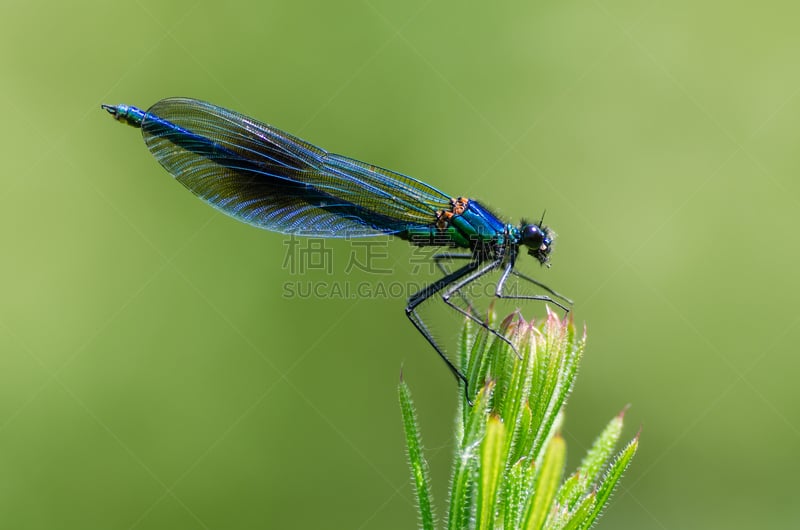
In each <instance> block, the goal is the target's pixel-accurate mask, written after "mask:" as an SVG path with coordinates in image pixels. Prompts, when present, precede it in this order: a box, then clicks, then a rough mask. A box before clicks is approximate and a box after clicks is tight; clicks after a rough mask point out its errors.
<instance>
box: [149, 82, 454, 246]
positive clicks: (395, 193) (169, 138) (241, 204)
mask: <svg viewBox="0 0 800 530" xmlns="http://www.w3.org/2000/svg"><path fill="white" fill-rule="evenodd" d="M142 134H143V136H144V140H145V143H146V144H147V147H148V148H149V149H150V151H151V152H152V153H153V155H154V156H155V157H156V159H158V161H159V162H160V163H161V165H162V166H164V168H165V169H166V170H167V171H169V172H170V173H171V174H172V175H174V176H175V178H176V179H177V180H178V181H179V182H180V183H181V184H183V185H184V186H186V187H187V188H188V189H190V190H191V191H192V192H193V193H194V194H195V195H197V196H198V197H200V198H202V199H203V200H205V201H206V202H208V203H209V204H211V205H212V206H214V207H215V208H218V209H219V210H221V211H223V212H225V213H226V214H228V215H231V216H233V217H235V218H236V219H239V220H241V221H244V222H246V223H249V224H252V225H255V226H258V227H261V228H266V229H268V230H274V231H276V232H283V233H290V234H300V235H307V236H321V237H362V236H370V235H375V234H392V233H397V232H402V231H404V230H407V229H409V228H413V227H418V226H423V225H424V226H427V225H431V224H433V223H434V222H435V220H436V213H437V212H438V211H440V210H449V209H450V207H451V205H450V199H449V197H448V196H446V195H445V194H443V193H442V192H440V191H438V190H437V189H435V188H433V187H431V186H428V185H427V184H425V183H423V182H420V181H418V180H415V179H413V178H410V177H407V176H404V175H401V174H399V173H394V172H392V171H389V170H386V169H382V168H379V167H375V166H371V165H368V164H364V163H363V162H359V161H357V160H353V159H350V158H346V157H343V156H339V155H335V154H332V153H328V152H326V151H324V150H322V149H320V148H318V147H315V146H313V145H311V144H309V143H307V142H305V141H303V140H301V139H299V138H295V137H294V136H291V135H289V134H287V133H285V132H283V131H280V130H278V129H276V128H274V127H271V126H269V125H266V124H264V123H260V122H258V121H256V120H253V119H252V118H248V117H247V116H244V115H242V114H238V113H236V112H232V111H229V110H226V109H223V108H220V107H217V106H214V105H211V104H209V103H205V102H202V101H198V100H194V99H185V98H173V99H164V100H161V101H159V102H158V103H156V104H155V105H153V106H152V107H150V109H148V111H147V113H146V114H145V116H144V119H143V120H142Z"/></svg>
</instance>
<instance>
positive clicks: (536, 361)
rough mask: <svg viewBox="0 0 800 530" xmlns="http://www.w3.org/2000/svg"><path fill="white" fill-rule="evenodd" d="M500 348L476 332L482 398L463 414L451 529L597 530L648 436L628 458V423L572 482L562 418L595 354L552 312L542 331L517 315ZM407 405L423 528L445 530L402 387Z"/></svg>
mask: <svg viewBox="0 0 800 530" xmlns="http://www.w3.org/2000/svg"><path fill="white" fill-rule="evenodd" d="M499 330H500V332H501V333H503V334H504V335H505V336H507V337H509V338H510V339H511V341H512V342H513V343H514V345H515V347H516V349H517V352H518V354H519V355H516V354H515V353H514V352H513V351H512V350H511V349H510V348H509V347H508V345H507V344H506V343H505V342H503V341H501V340H490V338H489V337H490V335H489V334H488V333H486V332H485V330H483V329H481V330H479V331H478V332H475V330H474V329H473V326H472V325H471V324H470V323H469V322H467V323H466V324H465V326H464V330H463V332H462V337H461V348H460V362H461V366H462V367H464V370H465V375H466V376H467V379H468V380H469V382H470V388H475V389H477V392H476V393H475V394H474V397H473V404H472V405H469V404H468V403H467V402H466V399H464V400H462V401H461V406H460V407H459V412H458V419H457V422H456V423H457V429H456V454H455V458H454V463H453V476H452V483H451V486H450V502H449V512H448V516H447V528H448V529H450V530H461V529H468V528H475V529H490V528H491V529H495V528H503V529H517V528H524V529H542V528H544V529H570V530H573V529H574V530H578V529H587V528H589V527H591V526H592V525H593V524H594V522H595V521H596V520H597V518H598V516H599V515H600V512H601V511H602V509H603V507H604V506H605V504H606V503H607V501H608V500H609V498H610V496H611V493H612V491H613V489H614V487H615V486H616V484H617V482H618V481H619V479H620V477H621V476H622V473H623V471H625V468H627V466H628V464H629V463H630V461H631V459H632V458H633V455H634V453H635V452H636V448H637V446H638V439H639V437H638V435H637V436H636V437H635V438H634V439H633V440H631V441H630V442H629V443H628V444H627V445H626V446H625V447H624V448H623V449H622V451H620V452H619V453H616V455H615V454H614V447H615V446H616V443H617V442H618V440H619V438H620V435H621V433H622V419H623V414H622V413H620V414H619V415H618V416H616V417H615V418H614V419H612V420H611V422H610V423H609V424H608V426H607V427H606V428H605V430H604V431H603V432H602V434H601V435H600V436H599V437H598V438H597V440H595V442H594V444H593V445H592V447H591V449H589V452H588V453H587V455H586V456H585V458H584V459H583V462H582V463H581V465H580V467H579V468H578V469H577V471H575V472H574V473H573V474H572V475H570V476H569V477H567V478H566V479H565V480H563V481H562V476H563V474H564V463H565V454H566V444H565V442H564V439H563V438H562V437H561V435H560V433H559V427H560V425H561V422H562V420H563V412H562V409H563V407H564V403H565V401H566V397H567V395H568V394H569V392H570V391H571V389H572V385H573V383H574V381H575V374H576V372H577V369H578V363H579V361H580V358H581V355H582V354H583V350H584V347H585V344H586V333H585V331H584V332H583V333H582V334H580V335H578V334H577V333H576V331H575V325H574V323H573V321H572V319H571V318H570V319H564V320H560V319H559V318H558V317H557V316H556V315H555V314H554V313H552V312H550V311H548V315H547V318H546V319H544V321H542V322H540V323H535V322H530V323H528V322H526V321H524V320H522V319H521V317H519V315H518V314H513V315H511V316H509V317H508V318H506V319H505V320H504V321H503V322H502V323H501V324H500V325H499ZM399 391H400V404H401V409H402V413H403V423H404V427H405V432H406V442H407V446H408V455H409V461H410V464H411V469H412V475H413V480H414V485H415V489H416V494H417V500H418V504H419V512H420V518H421V526H422V528H424V529H426V530H429V529H433V528H435V527H436V520H435V518H434V513H433V505H432V502H431V498H430V487H429V482H430V480H429V477H428V472H427V464H426V462H425V460H424V457H423V455H422V449H421V438H420V434H419V429H418V426H417V420H416V413H415V410H414V405H413V403H412V401H411V394H410V391H409V389H408V386H407V385H406V383H405V382H404V381H401V383H400V389H399Z"/></svg>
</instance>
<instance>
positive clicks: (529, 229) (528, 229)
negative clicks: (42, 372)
mask: <svg viewBox="0 0 800 530" xmlns="http://www.w3.org/2000/svg"><path fill="white" fill-rule="evenodd" d="M522 243H523V244H524V245H525V246H527V247H529V248H535V249H538V248H540V247H541V246H542V244H543V243H544V233H543V232H542V229H541V228H539V227H538V226H536V225H527V226H525V227H524V228H523V229H522Z"/></svg>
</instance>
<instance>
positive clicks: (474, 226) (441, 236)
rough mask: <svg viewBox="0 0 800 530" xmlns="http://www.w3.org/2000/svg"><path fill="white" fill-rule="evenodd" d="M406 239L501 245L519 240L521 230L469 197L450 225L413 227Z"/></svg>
mask: <svg viewBox="0 0 800 530" xmlns="http://www.w3.org/2000/svg"><path fill="white" fill-rule="evenodd" d="M406 238H407V239H409V240H410V241H411V242H412V243H415V244H417V245H442V246H454V247H461V248H471V249H474V248H475V247H477V246H484V245H486V244H487V243H491V244H496V245H500V246H502V245H503V244H504V243H506V242H507V240H511V241H512V242H516V241H518V240H519V229H518V228H517V227H514V226H511V225H506V224H504V223H503V222H502V221H500V220H499V219H498V218H497V217H496V216H495V215H494V214H492V213H491V212H489V211H488V210H486V209H485V208H484V207H483V206H481V205H480V204H479V203H478V202H477V201H475V200H472V199H470V200H469V202H468V206H467V207H466V209H465V210H464V212H463V213H460V214H458V215H453V216H452V217H451V218H450V220H449V222H448V225H447V227H445V228H437V227H436V226H424V227H412V228H409V229H408V231H407V237H406Z"/></svg>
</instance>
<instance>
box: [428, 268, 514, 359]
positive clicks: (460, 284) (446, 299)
mask: <svg viewBox="0 0 800 530" xmlns="http://www.w3.org/2000/svg"><path fill="white" fill-rule="evenodd" d="M499 264H500V260H494V261H492V262H490V263H489V264H488V265H486V266H484V267H482V268H480V269H478V270H476V271H475V272H473V273H472V274H470V275H469V276H467V277H465V278H464V279H462V280H461V281H459V282H458V283H455V284H453V285H452V286H450V287H449V288H448V289H447V291H445V293H444V294H443V295H442V299H443V300H444V303H446V304H447V305H448V306H450V307H452V308H453V309H455V310H456V311H458V312H459V313H461V314H462V315H464V316H465V317H467V318H469V319H470V320H472V321H473V322H475V323H477V324H478V325H480V326H481V327H483V328H484V329H486V330H487V331H488V332H489V333H491V334H492V335H494V336H495V337H497V338H499V339H500V340H502V341H503V342H505V343H506V344H508V345H509V346H510V347H511V349H512V350H513V351H514V353H515V354H517V356H518V357H519V356H520V355H519V352H518V351H517V348H516V347H515V346H514V344H513V343H512V342H511V340H510V339H509V338H508V337H506V336H505V335H503V334H502V333H500V332H499V331H497V330H496V329H494V328H493V327H491V326H490V325H489V324H488V323H486V322H484V321H483V320H481V319H480V318H478V317H477V316H475V315H474V314H471V313H470V312H468V311H465V310H464V309H462V308H460V307H458V306H457V305H455V304H454V303H453V302H451V301H450V297H451V296H452V295H453V294H455V293H457V292H459V290H460V289H461V288H463V287H465V286H466V285H468V284H469V283H471V282H474V281H475V280H477V279H478V278H480V277H481V276H483V275H485V274H487V273H489V272H491V271H492V270H493V269H496V268H497V266H498V265H499Z"/></svg>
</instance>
